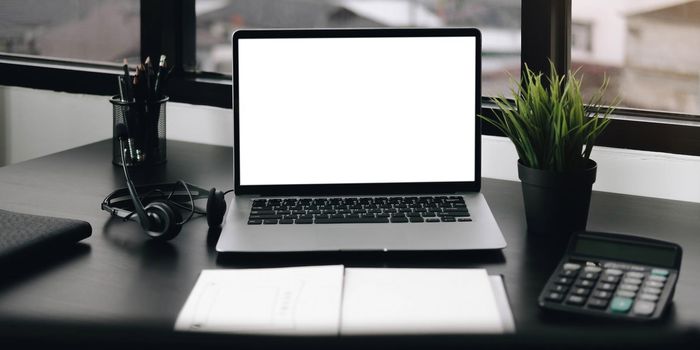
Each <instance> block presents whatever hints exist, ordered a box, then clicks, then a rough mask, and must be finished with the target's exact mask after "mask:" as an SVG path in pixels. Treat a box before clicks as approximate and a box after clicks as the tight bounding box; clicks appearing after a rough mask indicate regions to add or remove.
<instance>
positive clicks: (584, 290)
mask: <svg viewBox="0 0 700 350" xmlns="http://www.w3.org/2000/svg"><path fill="white" fill-rule="evenodd" d="M590 292H591V290H590V289H588V288H574V289H573V290H572V291H571V293H572V294H576V295H582V296H586V295H588V293H590Z"/></svg>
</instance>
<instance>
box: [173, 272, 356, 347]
mask: <svg viewBox="0 0 700 350" xmlns="http://www.w3.org/2000/svg"><path fill="white" fill-rule="evenodd" d="M342 288H343V266H342V265H336V266H308V267H289V268H271V269H229V270H202V273H201V274H200V276H199V279H198V280H197V283H196V284H195V286H194V288H193V289H192V292H191V293H190V295H189V297H188V299H187V301H186V302H185V305H184V306H183V308H182V310H181V311H180V314H179V316H178V318H177V321H176V323H175V329H176V330H179V331H204V332H227V333H248V334H278V335H337V334H338V330H339V320H340V307H339V305H340V302H341V295H342Z"/></svg>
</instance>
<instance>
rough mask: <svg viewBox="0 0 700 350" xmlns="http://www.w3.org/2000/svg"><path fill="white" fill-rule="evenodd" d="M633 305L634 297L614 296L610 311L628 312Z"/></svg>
mask: <svg viewBox="0 0 700 350" xmlns="http://www.w3.org/2000/svg"><path fill="white" fill-rule="evenodd" d="M631 307H632V299H630V298H623V297H614V298H613V299H612V301H611V302H610V311H612V312H627V311H629V309H630V308H631Z"/></svg>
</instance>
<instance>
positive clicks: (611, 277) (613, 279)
mask: <svg viewBox="0 0 700 350" xmlns="http://www.w3.org/2000/svg"><path fill="white" fill-rule="evenodd" d="M600 280H601V281H603V282H608V283H617V282H618V281H619V280H620V276H615V275H603V277H601V278H600Z"/></svg>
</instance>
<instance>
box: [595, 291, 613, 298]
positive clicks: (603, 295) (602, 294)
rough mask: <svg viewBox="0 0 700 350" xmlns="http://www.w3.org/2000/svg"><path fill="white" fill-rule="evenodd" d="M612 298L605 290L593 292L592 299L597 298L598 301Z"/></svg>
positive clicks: (610, 293)
mask: <svg viewBox="0 0 700 350" xmlns="http://www.w3.org/2000/svg"><path fill="white" fill-rule="evenodd" d="M611 296H612V292H608V291H605V290H597V291H595V292H593V297H595V298H598V299H610V297H611Z"/></svg>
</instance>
